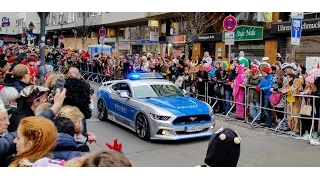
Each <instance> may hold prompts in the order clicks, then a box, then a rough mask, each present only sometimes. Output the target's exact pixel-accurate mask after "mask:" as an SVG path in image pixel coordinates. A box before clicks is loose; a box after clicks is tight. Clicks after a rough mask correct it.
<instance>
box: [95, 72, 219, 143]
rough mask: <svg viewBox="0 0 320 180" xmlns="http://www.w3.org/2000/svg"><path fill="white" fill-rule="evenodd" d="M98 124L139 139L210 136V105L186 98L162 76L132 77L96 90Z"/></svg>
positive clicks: (211, 125)
mask: <svg viewBox="0 0 320 180" xmlns="http://www.w3.org/2000/svg"><path fill="white" fill-rule="evenodd" d="M97 97H98V106H97V107H98V112H99V116H98V117H99V119H100V120H111V121H114V122H116V123H118V124H120V125H122V126H124V127H126V128H128V129H130V130H132V131H134V132H135V133H136V134H137V136H138V137H139V138H141V139H144V140H148V139H155V140H181V139H189V138H200V137H206V136H211V135H212V134H213V128H214V125H215V120H214V113H213V110H212V108H211V107H210V105H209V104H207V103H205V102H203V101H200V100H198V99H195V98H192V97H189V96H188V95H187V94H186V91H185V90H180V89H179V88H177V87H176V86H175V85H174V84H173V83H171V82H170V81H167V80H165V79H164V78H163V77H162V75H161V74H155V73H132V74H129V75H128V79H124V80H114V81H108V82H104V83H103V84H102V85H101V86H100V87H99V90H98V95H97Z"/></svg>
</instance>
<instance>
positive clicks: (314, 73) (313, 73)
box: [309, 69, 318, 77]
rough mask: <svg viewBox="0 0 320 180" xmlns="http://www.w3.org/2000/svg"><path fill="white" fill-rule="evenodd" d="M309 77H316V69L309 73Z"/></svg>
mask: <svg viewBox="0 0 320 180" xmlns="http://www.w3.org/2000/svg"><path fill="white" fill-rule="evenodd" d="M309 75H310V76H313V77H318V69H312V70H310V71H309Z"/></svg>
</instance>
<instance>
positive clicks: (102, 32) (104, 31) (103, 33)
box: [99, 27, 107, 36]
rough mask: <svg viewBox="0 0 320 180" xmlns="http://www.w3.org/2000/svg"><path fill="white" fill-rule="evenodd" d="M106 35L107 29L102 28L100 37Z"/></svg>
mask: <svg viewBox="0 0 320 180" xmlns="http://www.w3.org/2000/svg"><path fill="white" fill-rule="evenodd" d="M106 34H107V30H106V28H104V27H101V28H100V29H99V35H100V36H105V35H106Z"/></svg>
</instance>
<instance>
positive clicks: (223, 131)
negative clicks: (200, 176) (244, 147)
mask: <svg viewBox="0 0 320 180" xmlns="http://www.w3.org/2000/svg"><path fill="white" fill-rule="evenodd" d="M240 142H241V138H240V136H239V135H238V133H237V132H236V131H234V130H232V129H230V128H220V129H219V130H218V131H217V132H216V133H215V134H213V135H212V136H211V138H210V140H209V145H208V150H207V154H206V158H205V160H204V162H205V163H206V164H207V165H208V166H210V167H236V166H237V164H238V160H239V157H240Z"/></svg>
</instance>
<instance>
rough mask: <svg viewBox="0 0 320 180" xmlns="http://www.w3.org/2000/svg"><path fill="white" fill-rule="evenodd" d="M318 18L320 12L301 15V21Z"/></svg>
mask: <svg viewBox="0 0 320 180" xmlns="http://www.w3.org/2000/svg"><path fill="white" fill-rule="evenodd" d="M314 18H320V12H305V13H303V19H314Z"/></svg>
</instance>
